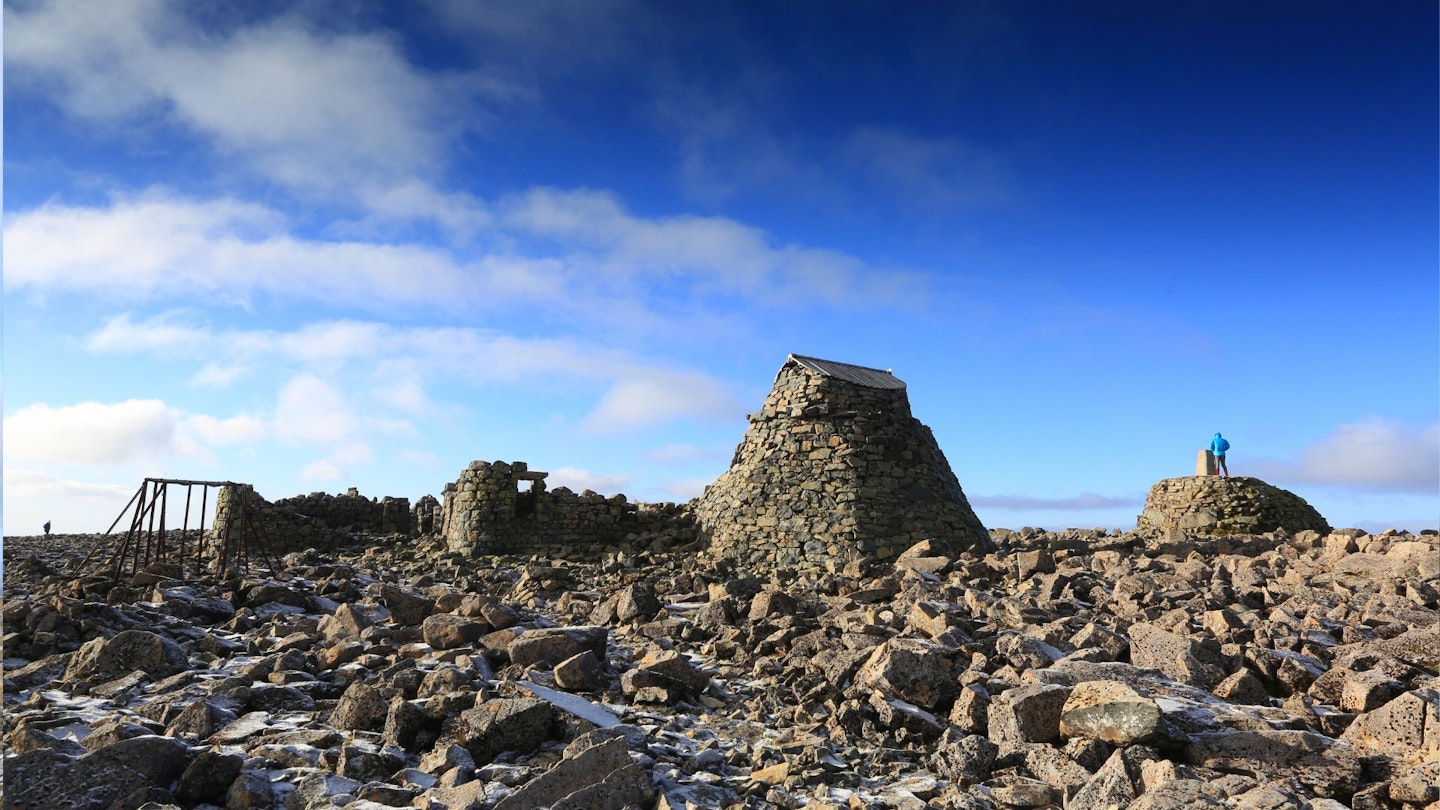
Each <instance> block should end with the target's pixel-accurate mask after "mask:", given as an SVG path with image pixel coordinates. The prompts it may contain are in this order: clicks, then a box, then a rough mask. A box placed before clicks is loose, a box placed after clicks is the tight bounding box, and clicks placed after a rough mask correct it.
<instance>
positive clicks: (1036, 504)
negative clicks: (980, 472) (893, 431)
mask: <svg viewBox="0 0 1440 810" xmlns="http://www.w3.org/2000/svg"><path fill="white" fill-rule="evenodd" d="M966 500H968V501H969V502H970V505H971V506H974V507H980V508H987V509H1003V510H1015V511H1019V510H1026V509H1047V510H1077V511H1078V510H1090V509H1120V508H1133V509H1135V510H1137V511H1138V510H1139V509H1140V508H1141V507H1142V506H1144V504H1145V498H1144V496H1131V497H1124V496H1122V497H1112V496H1107V495H1097V494H1095V493H1093V492H1082V493H1080V494H1079V495H1073V496H1069V497H1064V498H1038V497H1032V496H1028V495H967V496H966Z"/></svg>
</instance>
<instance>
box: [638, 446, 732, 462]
mask: <svg viewBox="0 0 1440 810" xmlns="http://www.w3.org/2000/svg"><path fill="white" fill-rule="evenodd" d="M641 458H644V459H645V460H646V461H652V462H655V463H656V464H689V463H691V462H695V461H718V460H723V459H724V458H726V455H725V454H723V453H721V452H719V451H717V450H705V449H702V448H699V447H696V446H695V445H693V444H690V443H688V442H671V443H669V444H667V445H665V446H664V447H657V448H655V449H654V450H649V451H646V452H645V453H643V454H642V455H641Z"/></svg>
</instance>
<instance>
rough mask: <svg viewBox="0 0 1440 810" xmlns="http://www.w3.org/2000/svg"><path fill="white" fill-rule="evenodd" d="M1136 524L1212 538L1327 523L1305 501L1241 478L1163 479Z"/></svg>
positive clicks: (1323, 529) (1320, 528) (1321, 527)
mask: <svg viewBox="0 0 1440 810" xmlns="http://www.w3.org/2000/svg"><path fill="white" fill-rule="evenodd" d="M1136 522H1137V524H1138V528H1140V529H1179V530H1181V531H1184V532H1187V533H1190V534H1211V535H1214V534H1258V533H1261V532H1271V531H1275V530H1276V529H1284V530H1286V531H1287V532H1290V533H1292V534H1293V533H1295V532H1300V531H1304V530H1306V529H1313V530H1314V531H1317V532H1320V533H1322V534H1324V533H1327V532H1329V531H1330V524H1328V523H1326V522H1325V518H1324V517H1322V516H1321V515H1320V513H1319V512H1317V511H1315V508H1314V507H1312V506H1311V505H1310V504H1308V503H1306V502H1305V499H1304V498H1301V497H1300V496H1299V495H1296V494H1295V493H1293V492H1289V491H1286V490H1283V489H1280V488H1279V487H1276V486H1272V485H1270V484H1267V483H1265V482H1264V481H1261V480H1260V479H1259V478H1249V477H1245V476H1215V475H1209V476H1205V475H1199V476H1186V477H1183V478H1166V479H1165V480H1163V481H1160V482H1159V483H1157V484H1156V485H1155V486H1153V487H1151V488H1150V494H1149V495H1148V496H1147V497H1146V498H1145V511H1144V512H1143V513H1141V514H1140V516H1139V517H1138V518H1136Z"/></svg>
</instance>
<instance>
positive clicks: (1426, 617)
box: [0, 355, 1440, 810]
mask: <svg viewBox="0 0 1440 810" xmlns="http://www.w3.org/2000/svg"><path fill="white" fill-rule="evenodd" d="M545 478H546V474H545V473H543V472H538V471H534V470H531V469H529V467H528V466H527V465H526V464H524V463H521V462H498V461H497V462H484V461H476V462H474V463H472V464H471V465H469V467H467V468H466V469H465V470H464V471H462V472H461V473H460V475H459V477H458V479H457V480H456V481H455V482H453V483H451V484H447V485H446V486H445V489H444V491H443V493H442V495H443V497H442V498H435V497H431V496H425V497H422V498H421V499H419V500H418V501H417V502H416V503H415V504H414V505H413V507H412V506H411V505H410V503H409V501H408V500H407V499H403V498H385V499H383V500H375V499H367V498H364V497H361V496H360V495H359V494H358V492H355V491H353V490H352V491H351V492H350V493H348V494H346V495H342V496H329V495H325V494H323V493H314V494H312V495H309V496H303V497H301V496H297V497H296V498H291V499H284V500H280V501H276V502H274V503H269V502H266V501H264V499H262V498H260V496H259V495H258V493H256V492H255V491H254V489H253V488H252V487H249V486H246V485H241V484H236V483H233V482H168V483H167V482H164V481H159V480H157V479H147V481H146V484H145V485H142V487H141V490H140V491H139V492H138V493H137V495H136V499H134V500H132V503H141V504H147V505H148V506H146V507H145V508H147V509H148V510H149V511H148V512H142V511H141V509H140V507H137V511H136V512H135V515H136V518H135V520H134V521H133V522H132V524H131V525H132V526H135V527H139V526H143V525H144V523H143V522H142V521H141V520H140V517H141V516H142V515H149V516H151V517H150V518H149V519H150V520H151V524H150V525H151V527H152V528H151V529H147V530H146V531H145V532H144V536H143V537H141V536H140V535H139V534H137V531H136V530H135V529H132V531H131V532H130V534H128V535H124V536H120V535H85V536H74V535H72V536H56V537H7V538H5V540H4V603H3V629H4V634H3V668H4V686H3V698H4V704H3V708H4V712H3V720H4V725H3V729H0V742H3V747H4V759H3V765H4V781H3V790H4V797H3V798H4V806H5V807H6V808H16V809H17V810H82V809H83V810H111V809H113V810H134V808H144V810H167V809H169V808H196V809H198V810H218V809H220V808H223V809H224V810H321V809H322V808H333V807H345V808H352V809H353V810H385V808H398V807H406V808H422V809H423V810H449V809H450V808H456V809H457V810H540V809H541V808H550V810H559V809H560V808H566V809H567V810H631V809H632V808H635V809H638V810H680V808H687V810H689V809H692V808H693V809H696V810H698V809H699V808H726V809H728V810H740V809H741V808H744V809H747V810H748V808H802V807H803V808H811V809H812V810H860V809H861V808H875V809H877V810H878V809H879V808H893V809H894V810H923V809H925V808H933V809H934V810H1022V809H1023V808H1052V807H1053V808H1065V810H1111V809H1112V808H1147V809H1148V810H1170V809H1171V808H1206V807H1214V808H1221V807H1239V808H1252V809H1253V810H1281V808H1296V809H1297V810H1303V809H1305V808H1314V809H1315V810H1330V808H1341V807H1354V808H1373V809H1377V810H1378V809H1379V808H1393V810H1411V809H1413V810H1424V809H1427V808H1428V810H1440V534H1437V533H1436V532H1435V531H1434V530H1427V531H1424V532H1421V533H1420V534H1410V533H1408V532H1403V531H1397V530H1393V529H1392V530H1388V531H1385V532H1382V533H1379V534H1368V533H1366V532H1364V531H1360V530H1356V529H1332V528H1331V527H1330V526H1329V524H1328V523H1327V522H1325V520H1324V519H1323V518H1322V517H1320V516H1319V514H1318V513H1316V512H1315V511H1314V510H1313V509H1312V508H1310V507H1309V505H1308V504H1306V503H1305V502H1304V501H1303V499H1300V498H1299V497H1298V496H1296V495H1294V494H1292V493H1287V492H1285V491H1283V490H1279V489H1277V488H1275V487H1272V486H1270V485H1268V484H1265V483H1264V482H1262V481H1259V480H1258V479H1253V478H1237V479H1219V478H1214V477H1208V476H1194V477H1189V478H1183V479H1165V480H1164V481H1161V482H1160V483H1159V484H1156V485H1155V487H1154V488H1153V489H1152V490H1151V493H1150V498H1149V499H1148V500H1147V503H1146V506H1145V511H1144V514H1142V515H1141V516H1140V517H1139V519H1138V527H1137V529H1135V530H1133V531H1107V530H1104V529H1091V530H1079V529H1070V530H1066V531H1063V532H1046V531H1041V530H1038V529H1029V528H1026V529H1021V530H1020V531H1011V530H1008V529H986V528H985V527H984V526H983V525H982V524H981V523H980V521H979V519H978V518H977V517H976V516H975V515H974V513H973V512H972V511H971V509H970V507H969V503H968V501H967V499H966V497H965V495H964V492H963V491H962V489H961V487H960V484H959V481H958V480H957V479H956V477H955V475H954V473H953V472H952V471H951V469H950V466H949V464H948V462H947V461H946V459H945V457H944V454H943V453H942V452H941V451H940V448H939V447H938V445H936V443H935V439H934V437H933V435H932V434H931V433H930V431H929V429H928V428H926V427H925V426H924V425H923V424H921V423H920V422H919V421H918V420H917V419H915V418H914V417H913V416H912V415H911V414H910V410H909V403H908V400H907V398H906V395H905V386H904V383H903V382H901V381H900V380H898V379H897V378H895V377H894V376H893V375H892V374H890V373H889V372H888V371H881V370H878V369H869V368H864V367H860V366H852V365H848V364H844V363H835V362H833V361H825V360H819V359H817V358H811V357H805V356H801V355H792V356H791V357H790V358H788V359H787V361H786V363H785V365H784V366H783V367H782V368H781V370H780V373H779V374H777V377H776V384H775V387H774V389H773V390H772V392H771V395H770V396H769V398H767V400H766V401H765V403H764V405H763V407H762V408H761V409H760V410H759V411H757V412H756V413H755V414H752V415H751V417H750V427H749V429H748V430H747V432H746V434H745V437H744V438H743V439H742V441H741V443H740V446H739V447H738V449H737V450H736V454H735V458H734V460H733V461H732V464H731V467H730V470H729V471H728V472H727V473H725V474H724V475H723V476H721V477H720V478H719V479H718V480H717V481H716V482H715V483H714V484H712V485H711V486H710V487H708V488H707V489H706V491H705V493H704V494H703V495H702V496H700V497H699V498H697V499H696V500H694V501H692V502H690V503H689V504H636V503H632V502H629V501H628V500H626V499H625V498H624V497H623V496H613V497H610V498H605V497H602V496H600V495H597V494H595V493H590V492H585V493H580V494H576V493H573V492H570V491H569V490H566V489H564V488H563V487H562V488H557V489H555V490H554V491H549V490H547V489H546V488H545ZM170 484H174V485H176V486H184V487H186V489H185V490H184V491H185V492H186V493H189V492H190V491H191V489H192V488H193V487H196V486H200V487H201V488H202V490H203V492H204V493H206V495H207V496H208V493H209V491H210V490H209V488H210V487H217V488H218V489H217V490H216V492H215V496H216V497H215V500H214V501H213V503H214V505H215V513H214V519H213V522H212V523H210V525H209V527H208V528H207V529H205V530H203V531H202V530H200V529H194V530H191V529H189V528H188V527H189V526H191V525H194V524H191V523H190V522H189V519H190V513H189V508H188V506H186V508H185V512H184V517H183V518H182V520H181V525H182V528H181V529H180V530H179V531H178V532H176V531H173V530H172V531H171V532H170V533H169V534H168V535H167V530H166V528H165V526H166V523H165V520H166V518H165V515H166V508H165V504H166V503H167V501H166V500H164V499H165V495H164V493H165V492H166V490H165V489H164V487H166V486H169V485H170ZM157 499H158V500H157ZM176 500H177V502H185V503H187V504H188V500H187V499H186V497H179V498H177V499H176ZM200 502H201V503H202V504H204V503H206V502H207V501H206V500H205V497H202V498H201V499H200ZM157 503H158V504H159V507H158V508H156V504H157ZM127 508H128V507H127ZM201 512H202V517H203V515H204V509H203V507H202V510H201ZM157 513H158V514H159V516H160V517H159V530H158V533H157V532H155V531H154V530H153V526H154V517H153V516H154V515H156V514H157ZM122 516H123V515H122ZM262 537H263V538H268V539H267V540H266V541H265V542H264V543H262V542H261V540H260V538H262ZM171 541H176V542H177V545H175V546H171V545H167V543H170V542H171ZM262 550H263V551H264V552H265V553H263V554H262V553H261V551H262ZM271 552H273V553H271Z"/></svg>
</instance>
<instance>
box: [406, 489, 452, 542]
mask: <svg viewBox="0 0 1440 810" xmlns="http://www.w3.org/2000/svg"><path fill="white" fill-rule="evenodd" d="M444 521H445V516H444V512H443V511H442V510H441V508H440V501H438V500H436V498H435V496H434V495H422V496H421V497H420V500H418V501H416V502H415V508H414V509H413V510H411V516H410V522H411V525H413V526H414V527H415V532H416V533H417V534H421V535H426V534H434V533H436V532H438V531H440V528H441V526H442V525H443V524H444Z"/></svg>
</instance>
